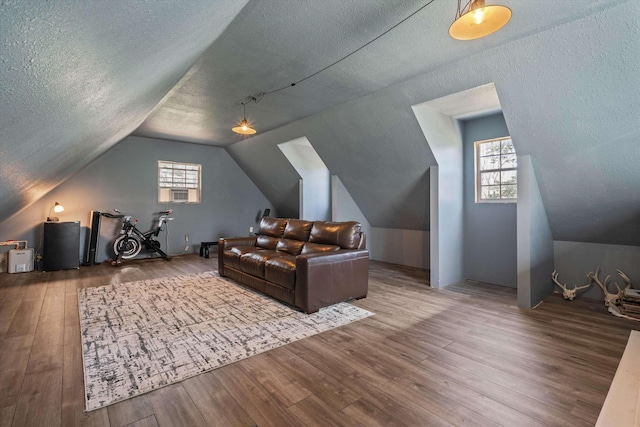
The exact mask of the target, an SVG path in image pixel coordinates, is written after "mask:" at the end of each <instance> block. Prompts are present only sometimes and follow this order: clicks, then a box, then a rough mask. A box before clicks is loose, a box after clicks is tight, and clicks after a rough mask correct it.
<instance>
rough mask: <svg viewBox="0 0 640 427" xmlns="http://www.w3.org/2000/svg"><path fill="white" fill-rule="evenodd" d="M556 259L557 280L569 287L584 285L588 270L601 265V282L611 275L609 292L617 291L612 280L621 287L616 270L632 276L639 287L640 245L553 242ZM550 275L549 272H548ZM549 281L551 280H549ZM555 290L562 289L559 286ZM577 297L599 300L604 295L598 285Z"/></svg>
mask: <svg viewBox="0 0 640 427" xmlns="http://www.w3.org/2000/svg"><path fill="white" fill-rule="evenodd" d="M553 247H554V254H555V261H554V270H556V271H557V272H558V281H559V282H560V283H564V284H566V285H567V286H568V287H569V288H573V287H574V286H576V285H578V286H582V285H585V284H586V283H587V282H588V280H587V277H586V275H587V273H589V272H595V270H596V268H597V267H598V266H600V276H599V277H600V281H602V282H603V283H604V279H605V277H607V276H609V275H611V285H610V292H613V291H617V289H616V287H615V285H613V283H614V282H617V283H618V284H619V285H620V286H624V280H622V278H620V276H619V275H618V273H617V272H616V270H621V271H622V272H624V273H625V274H626V275H627V276H629V277H630V278H631V281H632V282H633V283H634V286H633V287H634V288H640V247H638V246H625V245H606V244H600V243H583V242H564V241H555V242H553ZM549 274H551V273H550V272H549ZM549 280H551V279H549ZM553 286H554V287H555V289H554V291H556V292H562V290H560V288H559V287H558V286H555V285H553ZM579 298H591V299H597V300H602V298H603V294H602V291H601V290H600V288H599V287H598V286H597V285H595V284H594V285H593V286H591V288H589V289H587V290H585V291H581V292H580V294H579Z"/></svg>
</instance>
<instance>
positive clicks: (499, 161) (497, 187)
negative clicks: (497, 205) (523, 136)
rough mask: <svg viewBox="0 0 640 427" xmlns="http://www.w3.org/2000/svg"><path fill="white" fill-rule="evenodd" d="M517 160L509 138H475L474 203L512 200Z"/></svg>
mask: <svg viewBox="0 0 640 427" xmlns="http://www.w3.org/2000/svg"><path fill="white" fill-rule="evenodd" d="M517 169H518V159H517V157H516V150H515V149H514V148H513V141H511V138H510V137H506V138H498V139H490V140H487V141H476V203H484V202H515V201H516V199H517V198H518V170H517Z"/></svg>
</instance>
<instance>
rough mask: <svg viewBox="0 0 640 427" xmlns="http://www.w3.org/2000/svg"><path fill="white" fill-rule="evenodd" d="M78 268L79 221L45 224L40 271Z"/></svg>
mask: <svg viewBox="0 0 640 427" xmlns="http://www.w3.org/2000/svg"><path fill="white" fill-rule="evenodd" d="M79 267H80V221H75V222H45V223H44V242H43V251H42V270H43V271H53V270H66V269H69V268H79Z"/></svg>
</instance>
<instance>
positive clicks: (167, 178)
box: [158, 160, 202, 203]
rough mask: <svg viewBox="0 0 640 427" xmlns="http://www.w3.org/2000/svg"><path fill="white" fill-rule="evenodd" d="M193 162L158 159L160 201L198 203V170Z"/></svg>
mask: <svg viewBox="0 0 640 427" xmlns="http://www.w3.org/2000/svg"><path fill="white" fill-rule="evenodd" d="M201 169H202V167H201V166H200V165H197V164H193V163H177V162H165V161H162V160H159V161H158V201H159V202H160V203H168V202H171V203H200V170H201Z"/></svg>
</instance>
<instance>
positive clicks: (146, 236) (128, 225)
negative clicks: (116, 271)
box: [107, 209, 173, 265]
mask: <svg viewBox="0 0 640 427" xmlns="http://www.w3.org/2000/svg"><path fill="white" fill-rule="evenodd" d="M114 211H115V212H117V215H113V214H108V215H107V216H108V217H110V218H124V219H123V221H122V228H121V229H120V236H119V237H117V238H116V239H115V240H114V242H113V252H114V253H115V254H116V259H114V260H111V265H120V264H121V263H122V260H123V259H131V258H134V257H135V256H136V255H138V254H139V253H140V251H141V250H142V247H143V246H144V247H145V248H146V249H147V250H148V251H150V252H156V253H157V254H159V255H160V256H161V257H162V258H164V259H166V260H170V259H171V257H170V256H169V255H167V253H166V252H164V251H163V250H162V249H160V242H159V241H158V240H157V239H156V238H157V237H158V234H160V231H162V227H163V226H165V228H166V224H167V222H168V221H171V220H173V218H170V217H169V215H171V214H172V213H173V210H172V209H169V210H166V211H162V212H158V215H160V216H159V217H158V224H157V225H156V226H155V227H154V228H152V229H151V230H149V231H147V232H145V233H143V232H141V231H140V230H138V228H137V227H136V224H137V223H138V220H137V219H136V220H134V221H133V222H132V221H131V216H129V215H122V214H120V211H119V210H117V209H114Z"/></svg>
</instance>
